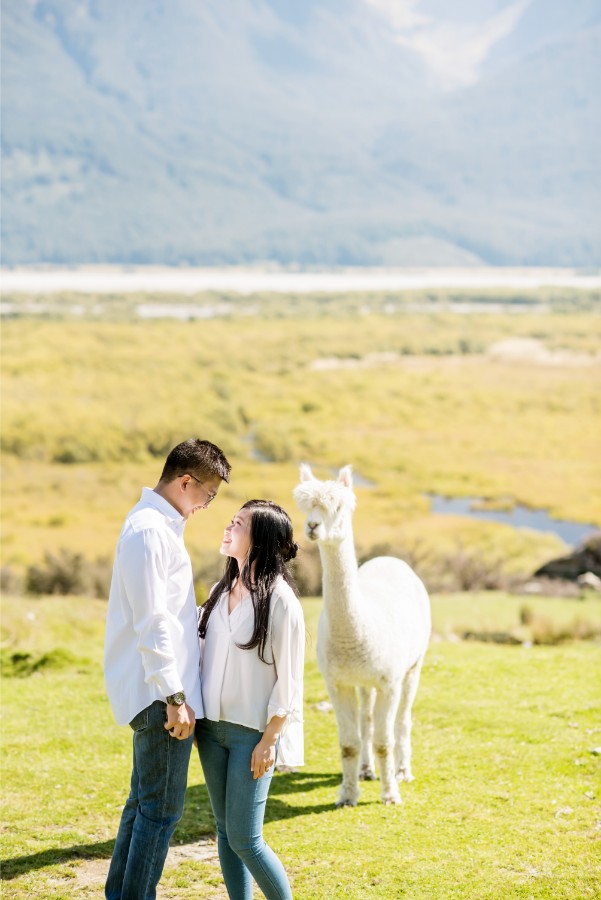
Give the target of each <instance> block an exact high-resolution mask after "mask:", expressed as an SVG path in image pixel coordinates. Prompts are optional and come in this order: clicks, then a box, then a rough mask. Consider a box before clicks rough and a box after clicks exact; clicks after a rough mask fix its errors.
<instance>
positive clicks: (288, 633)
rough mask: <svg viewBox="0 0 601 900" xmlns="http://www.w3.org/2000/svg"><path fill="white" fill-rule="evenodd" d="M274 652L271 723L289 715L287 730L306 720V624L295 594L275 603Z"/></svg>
mask: <svg viewBox="0 0 601 900" xmlns="http://www.w3.org/2000/svg"><path fill="white" fill-rule="evenodd" d="M274 599H275V598H274ZM271 651H272V654H273V661H274V665H275V672H276V681H275V684H274V686H273V689H272V691H271V695H270V697H269V703H268V706H267V721H268V722H269V721H270V720H271V719H272V718H273V716H285V717H286V723H285V726H284V728H285V729H287V728H288V726H289V725H290V724H291V723H292V722H298V723H302V721H303V669H304V662H305V622H304V618H303V610H302V607H301V605H300V602H299V600H298V599H297V597H296V596H295V595H294V594H293V593H292V591H290V597H288V596H286V597H278V602H276V603H275V604H274V609H273V613H272V621H271ZM282 734H283V732H282Z"/></svg>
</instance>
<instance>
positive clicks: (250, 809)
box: [196, 719, 292, 900]
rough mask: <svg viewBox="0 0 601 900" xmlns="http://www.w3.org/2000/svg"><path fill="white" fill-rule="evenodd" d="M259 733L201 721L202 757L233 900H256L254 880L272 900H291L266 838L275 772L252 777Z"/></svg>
mask: <svg viewBox="0 0 601 900" xmlns="http://www.w3.org/2000/svg"><path fill="white" fill-rule="evenodd" d="M261 737H262V734H261V732H260V731H255V730H254V729H253V728H246V727H245V726H244V725H234V724H232V723H231V722H210V721H209V720H208V719H200V720H199V721H197V723H196V740H197V742H198V754H199V756H200V762H201V763H202V768H203V772H204V776H205V781H206V784H207V790H208V792H209V797H210V800H211V806H212V807H213V814H214V816H215V820H216V822H217V846H218V848H219V860H220V862H221V869H222V871H223V878H224V881H225V886H226V888H227V891H228V894H229V896H230V900H251V898H252V895H253V890H252V878H251V874H252V876H253V878H254V879H255V881H256V882H257V884H258V885H259V887H260V888H261V890H262V891H263V893H264V894H265V896H266V897H267V898H268V900H292V891H291V890H290V883H289V881H288V878H287V876H286V872H285V871H284V867H283V865H282V863H281V862H280V861H279V859H278V858H277V856H276V855H275V853H274V852H273V850H272V849H271V848H270V847H268V846H267V844H266V843H265V841H264V839H263V818H264V815H265V804H266V802H267V794H268V793H269V787H270V784H271V778H272V775H273V769H271V770H270V771H269V772H268V773H266V774H265V775H263V777H262V778H257V779H256V780H255V779H254V778H253V775H252V772H251V770H250V758H251V756H252V752H253V750H254V748H255V747H256V746H257V744H258V743H259V741H260V740H261Z"/></svg>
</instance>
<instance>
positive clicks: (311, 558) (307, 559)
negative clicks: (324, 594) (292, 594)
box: [290, 546, 322, 597]
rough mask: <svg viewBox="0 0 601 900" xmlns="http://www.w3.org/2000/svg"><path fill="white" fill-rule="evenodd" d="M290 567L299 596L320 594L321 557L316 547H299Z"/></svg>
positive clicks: (316, 595) (318, 595) (317, 595)
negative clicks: (304, 548)
mask: <svg viewBox="0 0 601 900" xmlns="http://www.w3.org/2000/svg"><path fill="white" fill-rule="evenodd" d="M290 569H291V571H292V574H293V575H294V580H295V581H296V586H297V587H298V592H299V594H300V595H301V597H320V596H321V585H322V582H321V559H320V558H319V550H318V548H317V547H315V546H313V547H309V548H308V549H307V550H303V549H302V548H301V549H300V550H299V551H298V556H297V557H296V559H295V560H293V562H292V563H291V565H290Z"/></svg>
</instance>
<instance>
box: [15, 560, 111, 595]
mask: <svg viewBox="0 0 601 900" xmlns="http://www.w3.org/2000/svg"><path fill="white" fill-rule="evenodd" d="M111 575H112V565H111V560H110V559H109V557H106V556H103V557H99V558H98V559H97V560H95V561H93V562H90V561H89V560H86V559H85V557H84V556H83V555H82V554H81V553H73V552H72V551H71V550H66V549H64V548H63V549H62V550H59V552H58V553H50V552H46V554H45V556H44V562H43V563H38V564H34V565H31V566H28V567H27V574H26V576H25V587H26V590H27V591H28V592H29V593H30V594H79V595H81V594H84V595H87V596H91V597H104V598H107V599H108V595H109V590H110V583H111Z"/></svg>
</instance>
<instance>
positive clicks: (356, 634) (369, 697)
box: [294, 465, 431, 806]
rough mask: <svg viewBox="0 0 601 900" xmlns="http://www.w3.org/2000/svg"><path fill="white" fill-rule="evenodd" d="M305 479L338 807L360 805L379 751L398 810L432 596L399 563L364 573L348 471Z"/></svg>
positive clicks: (306, 471) (303, 502)
mask: <svg viewBox="0 0 601 900" xmlns="http://www.w3.org/2000/svg"><path fill="white" fill-rule="evenodd" d="M300 478H301V482H300V484H299V485H298V486H297V487H296V488H295V489H294V499H295V500H296V502H297V504H298V506H299V507H300V509H301V510H302V511H303V512H305V513H306V515H307V520H306V523H305V533H306V535H307V537H308V538H309V540H311V541H317V543H318V545H319V552H320V556H321V564H322V569H323V609H322V612H321V617H320V619H319V628H318V635H317V661H318V664H319V668H320V671H321V674H322V675H323V677H324V679H325V682H326V686H327V688H328V693H329V695H330V698H331V700H332V704H333V706H334V711H335V713H336V720H337V723H338V739H339V742H340V752H341V756H342V785H341V787H340V793H339V796H338V802H337V804H336V805H337V806H355V805H356V804H357V800H358V799H359V778H363V779H368V780H371V779H373V778H375V775H374V751H375V756H376V757H377V759H378V765H379V773H380V779H381V784H382V792H381V793H382V801H383V802H384V803H387V804H390V803H400V802H401V797H400V794H399V789H398V786H397V780H398V781H403V780H404V781H412V780H413V776H412V774H411V707H412V705H413V701H414V699H415V695H416V693H417V687H418V684H419V676H420V672H421V667H422V663H423V660H424V655H425V653H426V649H427V647H428V641H429V638H430V627H431V624H430V602H429V598H428V594H427V592H426V589H425V587H424V585H423V584H422V582H421V581H420V579H419V578H418V577H417V575H416V574H415V572H413V570H412V569H411V568H410V567H409V566H408V565H407V564H406V563H404V562H402V561H401V560H400V559H394V558H393V557H390V556H380V557H378V558H376V559H370V560H369V561H368V562H366V563H365V564H364V565H362V566H361V567H360V568H357V558H356V555H355V546H354V540H353V529H352V522H351V517H352V512H353V510H354V508H355V502H356V501H355V495H354V493H353V489H352V477H351V467H350V466H345V468H343V469H341V470H340V472H339V475H338V481H318V480H317V479H316V478H314V477H313V475H312V473H311V469H310V468H309V466H306V465H302V466H301V470H300ZM357 688H358V689H359V694H360V698H361V709H360V710H359V703H358V697H357Z"/></svg>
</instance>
